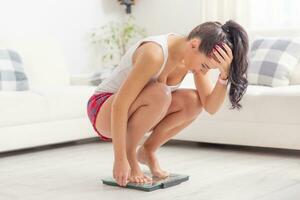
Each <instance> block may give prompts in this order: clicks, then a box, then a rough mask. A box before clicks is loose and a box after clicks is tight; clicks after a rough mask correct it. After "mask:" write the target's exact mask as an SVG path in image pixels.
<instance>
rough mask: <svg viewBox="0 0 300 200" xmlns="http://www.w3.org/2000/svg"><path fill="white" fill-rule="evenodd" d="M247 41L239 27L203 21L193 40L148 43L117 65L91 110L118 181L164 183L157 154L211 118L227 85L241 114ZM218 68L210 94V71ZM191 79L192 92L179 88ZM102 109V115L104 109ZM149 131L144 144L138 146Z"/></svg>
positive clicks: (166, 37)
mask: <svg viewBox="0 0 300 200" xmlns="http://www.w3.org/2000/svg"><path fill="white" fill-rule="evenodd" d="M247 52H248V36H247V33H246V32H245V30H244V29H243V28H242V27H241V26H240V25H239V24H237V23H236V22H234V21H232V20H229V21H227V22H226V23H225V24H224V25H222V24H220V23H219V22H205V23H202V24H200V25H199V26H197V27H195V28H194V29H193V30H192V31H191V32H190V33H189V35H188V36H187V37H186V36H183V35H180V34H176V33H168V34H163V35H155V36H149V37H146V38H144V39H142V40H140V41H139V42H137V43H136V44H135V45H133V46H132V47H131V48H130V49H129V50H128V51H127V52H126V54H125V55H124V56H123V57H122V59H121V61H120V63H119V66H118V67H117V68H116V69H115V70H114V71H113V72H112V74H111V75H110V77H108V78H107V79H105V80H104V81H103V82H102V83H100V84H99V86H98V87H97V88H96V90H95V93H94V94H93V95H92V96H91V97H90V99H89V101H88V105H87V112H88V116H89V118H90V120H91V123H92V125H93V127H94V129H95V131H96V132H97V133H98V135H99V137H100V138H101V139H103V140H105V141H107V140H112V143H113V148H114V165H113V177H114V179H115V180H116V181H117V183H118V184H119V185H121V186H125V185H126V184H127V183H128V182H138V183H145V182H149V181H150V182H151V180H152V179H151V178H150V177H148V176H145V175H144V174H143V172H142V170H141V169H140V166H139V163H141V164H145V165H147V166H148V167H149V169H150V171H151V173H152V175H153V176H157V177H160V178H164V177H167V176H168V175H169V173H168V172H167V171H164V170H162V169H161V167H160V166H159V163H158V160H157V157H156V155H155V152H156V150H157V149H158V148H159V147H160V146H161V145H163V144H164V143H166V142H167V141H168V140H170V138H172V137H173V136H174V135H176V134H178V133H179V132H180V130H182V129H183V128H185V127H186V126H188V125H189V124H190V123H191V122H192V121H193V120H195V119H196V117H197V116H198V115H199V114H200V113H201V112H202V111H203V110H205V111H207V112H208V113H210V114H214V113H215V112H217V110H218V109H219V108H220V106H221V105H222V103H223V101H224V98H225V95H226V91H227V85H228V83H231V84H230V85H231V86H230V91H229V99H230V102H231V104H232V108H238V109H239V108H241V105H240V104H239V101H240V100H241V98H242V96H243V95H244V92H245V91H246V88H247V84H248V82H247V79H246V77H245V76H246V71H247V67H248V60H247ZM216 68H218V69H219V71H220V74H219V78H218V81H217V83H216V85H215V86H214V87H213V86H212V84H211V82H210V79H209V76H208V74H207V71H208V70H210V69H216ZM187 73H193V77H194V82H195V86H196V88H197V89H196V90H195V89H177V88H178V87H179V85H180V83H181V81H182V80H183V78H184V77H185V75H186V74H187ZM100 107H101V109H100ZM150 131H152V133H151V135H149V137H148V138H147V140H146V141H145V142H144V144H143V145H141V146H140V147H139V149H138V150H137V147H138V144H139V142H140V141H141V139H142V137H143V136H144V134H145V133H146V132H150Z"/></svg>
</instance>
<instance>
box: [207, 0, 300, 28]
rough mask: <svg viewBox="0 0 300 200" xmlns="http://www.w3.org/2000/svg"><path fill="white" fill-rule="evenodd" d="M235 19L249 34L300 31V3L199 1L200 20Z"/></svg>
mask: <svg viewBox="0 0 300 200" xmlns="http://www.w3.org/2000/svg"><path fill="white" fill-rule="evenodd" d="M229 18H230V19H234V20H236V21H237V22H239V23H241V24H242V25H243V26H245V27H246V28H247V29H249V30H252V31H271V30H272V31H284V30H292V31H300V0H202V20H203V21H208V20H218V21H220V22H222V23H224V22H225V21H226V20H228V19H229Z"/></svg>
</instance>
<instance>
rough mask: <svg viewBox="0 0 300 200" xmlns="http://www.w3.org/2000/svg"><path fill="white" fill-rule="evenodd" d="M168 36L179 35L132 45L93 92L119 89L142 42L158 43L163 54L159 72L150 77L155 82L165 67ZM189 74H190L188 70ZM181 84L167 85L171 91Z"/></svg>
mask: <svg viewBox="0 0 300 200" xmlns="http://www.w3.org/2000/svg"><path fill="white" fill-rule="evenodd" d="M170 34H174V35H180V34H177V33H171V32H170V33H167V34H162V35H154V36H148V37H146V38H143V39H141V40H139V41H138V42H136V43H135V44H134V45H132V46H131V47H130V48H129V49H128V50H127V51H126V53H125V54H124V55H123V56H122V58H121V60H120V63H119V64H118V66H117V67H116V68H115V69H114V70H113V71H112V73H111V74H110V75H109V76H108V77H107V78H105V79H104V80H103V81H102V82H101V83H100V84H99V85H98V86H97V87H96V90H95V93H101V92H112V93H115V92H117V90H118V89H119V88H120V86H121V85H122V83H123V82H124V81H125V79H126V78H127V76H128V74H129V72H130V70H131V69H132V66H133V64H132V55H133V53H134V51H135V50H136V49H137V47H139V45H140V44H141V43H142V42H144V41H154V42H156V43H158V44H159V45H160V46H161V47H162V49H163V54H164V62H163V64H162V66H161V68H160V70H159V72H158V73H157V74H156V75H155V76H153V77H152V80H157V78H158V76H159V75H160V73H161V72H162V70H163V69H164V66H165V65H166V62H167V59H168V43H167V39H168V36H169V35H170ZM189 72H191V71H190V70H189ZM180 84H181V83H179V84H177V85H167V87H169V88H170V89H171V91H174V90H176V89H177V88H178V87H179V86H180Z"/></svg>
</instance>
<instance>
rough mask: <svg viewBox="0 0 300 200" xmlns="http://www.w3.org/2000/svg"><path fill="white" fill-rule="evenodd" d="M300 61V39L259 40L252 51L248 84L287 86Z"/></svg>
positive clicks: (255, 41)
mask: <svg viewBox="0 0 300 200" xmlns="http://www.w3.org/2000/svg"><path fill="white" fill-rule="evenodd" d="M299 60H300V39H299V38H257V39H255V40H254V41H253V43H252V46H251V50H250V55H249V68H248V72H247V76H248V82H249V84H252V85H265V86H271V87H277V86H287V85H289V83H290V77H291V73H292V72H293V71H294V69H295V68H296V65H297V63H298V62H299Z"/></svg>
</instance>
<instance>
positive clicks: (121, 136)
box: [111, 42, 163, 159]
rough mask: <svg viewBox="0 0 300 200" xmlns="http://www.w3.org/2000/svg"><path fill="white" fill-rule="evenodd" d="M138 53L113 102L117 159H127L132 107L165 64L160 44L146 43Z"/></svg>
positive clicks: (112, 122)
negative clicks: (127, 132)
mask: <svg viewBox="0 0 300 200" xmlns="http://www.w3.org/2000/svg"><path fill="white" fill-rule="evenodd" d="M136 53H137V57H136V59H135V62H134V63H133V67H132V69H131V71H130V73H129V75H128V77H127V78H126V80H125V81H124V82H123V84H122V85H121V87H120V88H119V90H118V92H117V93H116V96H115V98H114V101H113V102H112V109H111V133H112V142H113V148H114V156H115V159H127V156H126V140H125V136H126V131H127V121H128V111H129V107H130V105H131V104H132V102H133V101H134V100H135V99H136V97H137V96H138V94H139V93H140V92H141V90H142V89H143V88H144V87H145V85H146V84H147V83H148V81H149V80H150V79H151V77H152V76H153V75H155V74H156V73H157V72H158V71H159V69H160V67H161V65H162V64H163V52H162V49H161V47H160V46H159V45H158V44H154V43H151V42H150V43H145V44H144V45H142V46H140V47H139V48H138V49H137V51H136Z"/></svg>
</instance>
